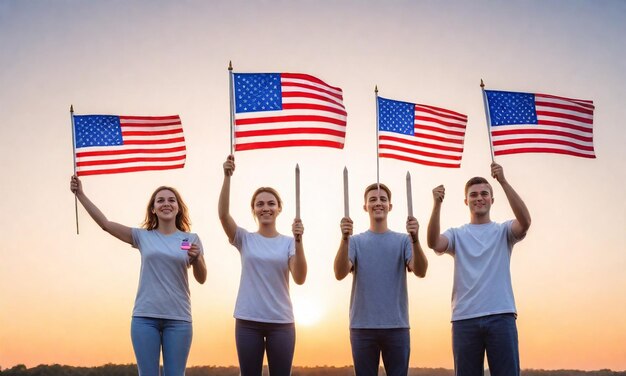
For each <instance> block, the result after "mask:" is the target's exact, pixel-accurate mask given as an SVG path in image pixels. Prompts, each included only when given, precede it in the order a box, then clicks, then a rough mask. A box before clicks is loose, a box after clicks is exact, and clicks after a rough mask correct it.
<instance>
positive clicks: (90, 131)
mask: <svg viewBox="0 0 626 376" xmlns="http://www.w3.org/2000/svg"><path fill="white" fill-rule="evenodd" d="M74 134H75V142H76V145H75V150H76V174H77V175H78V176H84V175H100V174H115V173H121V172H134V171H145V170H168V169H174V168H183V167H184V166H185V159H186V154H187V151H186V147H185V137H184V136H183V127H182V124H181V121H180V117H179V116H178V115H174V116H116V115H75V116H74Z"/></svg>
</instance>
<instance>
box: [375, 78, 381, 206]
mask: <svg viewBox="0 0 626 376" xmlns="http://www.w3.org/2000/svg"><path fill="white" fill-rule="evenodd" d="M374 96H375V101H376V186H377V187H378V193H377V194H378V195H379V196H380V165H379V159H380V158H379V152H378V128H379V126H378V123H379V119H378V85H376V86H375V87H374Z"/></svg>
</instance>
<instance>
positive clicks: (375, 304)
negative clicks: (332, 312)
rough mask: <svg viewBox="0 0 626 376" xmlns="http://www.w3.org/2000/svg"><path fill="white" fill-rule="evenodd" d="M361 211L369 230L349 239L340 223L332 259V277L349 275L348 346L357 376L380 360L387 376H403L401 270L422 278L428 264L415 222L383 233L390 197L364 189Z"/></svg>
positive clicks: (372, 374) (371, 371) (405, 319)
mask: <svg viewBox="0 0 626 376" xmlns="http://www.w3.org/2000/svg"><path fill="white" fill-rule="evenodd" d="M364 199H365V203H364V205H363V209H364V210H365V211H366V212H367V213H368V214H369V217H370V226H369V230H368V231H366V232H363V233H361V234H357V235H354V236H351V235H352V220H351V219H350V218H349V217H344V218H343V219H342V220H341V226H340V227H341V234H342V237H341V243H339V249H338V251H337V256H336V257H335V264H334V268H335V277H336V278H337V279H338V280H342V279H344V278H345V277H346V276H347V275H348V274H349V273H352V275H353V279H352V293H351V295H350V343H351V345H352V358H353V361H354V371H355V373H356V375H357V376H376V375H378V367H379V363H380V356H381V355H382V357H383V363H384V366H385V371H386V373H387V375H388V376H400V375H401V376H406V375H407V373H408V367H409V354H410V337H409V308H408V294H407V284H406V274H407V273H406V272H407V269H408V270H409V271H412V272H413V273H414V274H415V275H416V276H418V277H420V278H422V277H424V276H425V275H426V269H427V268H428V260H427V259H426V256H425V255H424V252H423V251H422V247H421V246H420V243H419V239H418V237H417V232H418V230H419V224H418V223H417V220H416V219H415V217H412V216H410V217H408V218H407V222H406V230H407V232H408V234H409V235H408V236H407V234H403V233H398V232H394V231H391V230H389V228H388V227H387V215H388V213H389V211H390V210H391V208H392V205H391V191H390V190H389V188H387V186H385V185H384V184H371V185H369V186H368V187H367V188H366V189H365V194H364Z"/></svg>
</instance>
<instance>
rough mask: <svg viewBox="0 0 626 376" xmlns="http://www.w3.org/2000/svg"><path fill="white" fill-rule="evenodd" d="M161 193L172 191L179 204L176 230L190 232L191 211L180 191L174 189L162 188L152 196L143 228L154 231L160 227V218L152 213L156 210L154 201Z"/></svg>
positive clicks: (156, 190)
mask: <svg viewBox="0 0 626 376" xmlns="http://www.w3.org/2000/svg"><path fill="white" fill-rule="evenodd" d="M161 191H170V192H172V193H173V194H174V197H176V202H178V213H176V228H177V229H179V230H180V231H184V232H189V231H190V230H191V221H190V220H189V209H187V205H185V202H184V201H183V198H182V196H181V195H180V193H178V191H177V190H176V189H174V188H172V187H167V186H164V185H162V186H160V187H159V188H157V189H155V190H154V192H152V195H151V196H150V201H148V207H147V208H146V218H145V219H144V221H143V224H142V227H143V228H145V229H146V230H148V231H150V230H154V229H156V228H157V227H159V217H157V215H156V214H155V213H153V212H152V209H154V200H156V195H157V194H159V192H161Z"/></svg>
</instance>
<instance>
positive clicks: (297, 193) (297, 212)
mask: <svg viewBox="0 0 626 376" xmlns="http://www.w3.org/2000/svg"><path fill="white" fill-rule="evenodd" d="M296 219H300V166H299V165H298V164H297V163H296ZM296 242H298V243H300V235H296Z"/></svg>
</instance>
